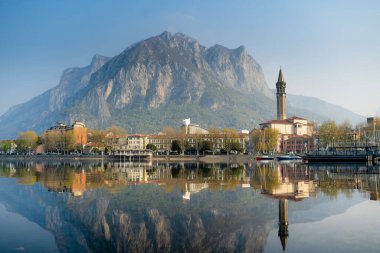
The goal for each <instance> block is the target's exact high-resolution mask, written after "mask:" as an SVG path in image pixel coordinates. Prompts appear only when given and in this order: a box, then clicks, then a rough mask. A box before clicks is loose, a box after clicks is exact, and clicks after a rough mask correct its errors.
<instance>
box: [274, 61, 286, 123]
mask: <svg viewBox="0 0 380 253" xmlns="http://www.w3.org/2000/svg"><path fill="white" fill-rule="evenodd" d="M276 88H277V93H276V97H277V119H278V120H283V119H286V93H285V88H286V82H285V81H284V76H283V75H282V70H281V68H280V73H279V74H278V80H277V83H276Z"/></svg>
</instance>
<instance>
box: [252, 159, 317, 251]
mask: <svg viewBox="0 0 380 253" xmlns="http://www.w3.org/2000/svg"><path fill="white" fill-rule="evenodd" d="M258 170H259V171H260V173H262V174H264V176H263V178H264V181H263V182H262V185H261V187H262V188H261V189H262V193H263V194H265V195H267V196H268V197H270V198H274V199H278V236H279V238H280V241H281V246H282V249H283V251H285V249H286V245H287V242H288V238H289V215H288V208H289V200H291V201H302V200H303V199H305V198H308V197H309V196H310V193H314V192H315V184H314V182H313V180H310V174H309V171H308V170H307V169H305V168H304V167H302V166H301V165H300V164H299V163H278V164H276V163H272V164H268V165H265V166H262V167H260V168H258Z"/></svg>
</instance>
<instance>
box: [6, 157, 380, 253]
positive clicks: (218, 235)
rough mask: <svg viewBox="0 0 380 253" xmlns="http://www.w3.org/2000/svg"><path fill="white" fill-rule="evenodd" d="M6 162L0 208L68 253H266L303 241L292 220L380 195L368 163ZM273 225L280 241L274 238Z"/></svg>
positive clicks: (317, 217) (332, 211)
mask: <svg viewBox="0 0 380 253" xmlns="http://www.w3.org/2000/svg"><path fill="white" fill-rule="evenodd" d="M0 166H1V170H0V176H1V177H2V178H3V179H0V184H2V183H1V182H2V180H9V179H5V178H14V179H15V181H12V182H13V183H6V184H2V187H0V203H3V204H4V206H5V207H6V209H7V210H10V211H11V212H15V213H18V214H20V215H22V216H24V217H26V218H27V219H28V220H30V221H32V222H35V223H37V224H38V225H39V226H41V227H42V228H45V229H46V230H48V231H50V232H51V233H52V235H53V236H54V238H55V241H56V244H57V247H58V248H59V250H60V251H62V252H264V251H265V248H266V247H267V248H271V245H270V244H272V243H274V244H276V247H277V248H276V249H281V250H286V247H287V244H288V242H289V241H292V242H293V243H294V244H296V243H297V238H292V237H291V234H292V229H291V227H292V221H293V224H294V223H302V222H313V221H320V220H322V219H324V218H326V217H329V216H331V215H337V214H341V213H344V212H345V211H346V210H347V209H348V208H350V207H352V206H353V205H356V204H358V203H360V202H362V201H365V200H368V199H371V200H378V199H379V193H378V184H379V168H378V167H368V166H365V165H318V166H315V167H313V166H311V165H310V166H307V165H303V164H301V163H273V162H272V163H263V164H261V163H254V164H228V165H227V164H202V163H176V164H171V163H165V164H150V163H106V164H102V163H90V162H87V163H80V162H72V163H70V162H69V163H63V162H57V163H34V162H30V163H26V162H2V163H0ZM357 192H360V194H361V195H360V196H361V197H360V198H352V196H353V195H354V194H355V193H357ZM342 198H346V199H347V201H341V202H342V203H339V205H338V204H334V201H333V200H334V199H342ZM326 203H327V204H328V205H329V206H330V207H329V208H324V209H323V210H321V211H320V212H319V213H317V214H315V213H314V214H313V215H312V216H310V215H305V213H307V212H311V210H312V209H313V208H317V207H318V206H321V205H325V204H326ZM379 211H380V208H379ZM297 214H298V215H297ZM274 228H275V229H277V231H278V233H277V234H278V238H277V240H276V242H272V241H268V236H269V234H270V233H271V231H272V230H273V229H274ZM316 240H317V239H316ZM359 243H360V242H359ZM1 249H2V248H1V245H0V250H1ZM322 249H323V248H322ZM305 250H306V249H305ZM349 250H350V249H347V251H346V252H349Z"/></svg>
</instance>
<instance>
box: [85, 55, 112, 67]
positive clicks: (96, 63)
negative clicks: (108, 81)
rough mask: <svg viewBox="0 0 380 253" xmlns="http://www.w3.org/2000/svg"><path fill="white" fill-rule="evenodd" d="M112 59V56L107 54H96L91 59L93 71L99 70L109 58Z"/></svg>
mask: <svg viewBox="0 0 380 253" xmlns="http://www.w3.org/2000/svg"><path fill="white" fill-rule="evenodd" d="M109 59H110V57H107V56H103V55H100V54H95V55H94V56H93V57H92V60H91V64H90V66H91V69H92V70H93V71H97V70H98V69H99V68H100V67H102V66H103V65H104V64H105V63H106V62H107V61H108V60H109Z"/></svg>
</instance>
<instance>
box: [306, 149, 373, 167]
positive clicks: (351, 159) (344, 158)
mask: <svg viewBox="0 0 380 253" xmlns="http://www.w3.org/2000/svg"><path fill="white" fill-rule="evenodd" d="M302 159H303V160H304V161H305V162H306V163H329V162H332V163H373V164H378V163H379V162H380V153H379V152H378V151H361V152H355V151H354V152H318V151H314V152H312V153H309V154H306V155H304V156H303V157H302Z"/></svg>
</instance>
